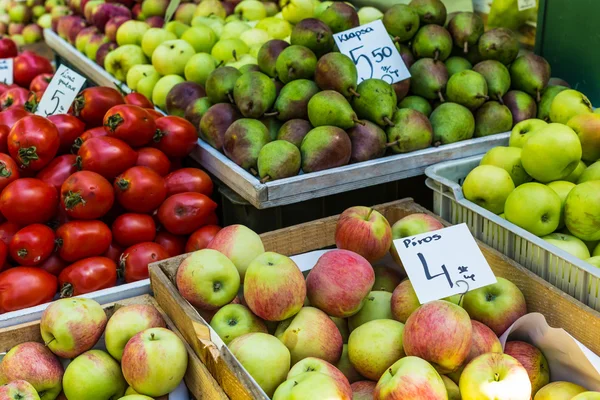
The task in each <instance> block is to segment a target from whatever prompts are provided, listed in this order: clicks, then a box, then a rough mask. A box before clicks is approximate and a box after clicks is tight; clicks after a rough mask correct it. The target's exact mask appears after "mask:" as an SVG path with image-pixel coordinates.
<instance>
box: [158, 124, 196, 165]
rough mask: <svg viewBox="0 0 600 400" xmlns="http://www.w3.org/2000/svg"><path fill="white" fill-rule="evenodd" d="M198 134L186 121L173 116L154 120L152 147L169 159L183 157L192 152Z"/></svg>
mask: <svg viewBox="0 0 600 400" xmlns="http://www.w3.org/2000/svg"><path fill="white" fill-rule="evenodd" d="M197 141H198V134H197V133H196V128H194V125H192V123H191V122H189V121H188V120H187V119H184V118H181V117H175V116H172V115H170V116H167V117H162V118H159V119H157V120H156V135H155V136H154V146H155V147H156V148H158V149H159V150H161V151H162V152H163V153H165V154H166V155H167V156H169V157H185V156H187V155H188V154H190V153H191V152H192V150H194V146H196V142H197Z"/></svg>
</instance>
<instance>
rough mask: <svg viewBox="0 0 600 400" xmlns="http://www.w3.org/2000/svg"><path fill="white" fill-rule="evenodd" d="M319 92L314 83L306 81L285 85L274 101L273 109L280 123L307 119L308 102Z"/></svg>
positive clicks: (296, 81) (300, 80) (298, 80)
mask: <svg viewBox="0 0 600 400" xmlns="http://www.w3.org/2000/svg"><path fill="white" fill-rule="evenodd" d="M318 92H319V88H318V87H317V85H316V83H314V82H313V81H310V80H308V79H297V80H295V81H291V82H290V83H288V84H287V85H285V86H284V87H283V88H282V89H281V92H279V96H278V97H277V100H276V101H275V106H274V107H273V109H274V110H275V112H277V118H278V119H279V120H280V121H288V120H290V119H304V120H306V119H308V102H309V101H310V99H311V98H312V97H313V96H314V95H315V94H317V93H318Z"/></svg>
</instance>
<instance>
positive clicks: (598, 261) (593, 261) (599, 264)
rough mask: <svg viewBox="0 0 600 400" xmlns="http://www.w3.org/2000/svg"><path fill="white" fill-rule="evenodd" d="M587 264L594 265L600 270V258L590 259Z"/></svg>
mask: <svg viewBox="0 0 600 400" xmlns="http://www.w3.org/2000/svg"><path fill="white" fill-rule="evenodd" d="M585 262H587V263H588V264H592V265H593V266H594V267H596V268H600V256H595V257H590V258H588V259H587V260H585Z"/></svg>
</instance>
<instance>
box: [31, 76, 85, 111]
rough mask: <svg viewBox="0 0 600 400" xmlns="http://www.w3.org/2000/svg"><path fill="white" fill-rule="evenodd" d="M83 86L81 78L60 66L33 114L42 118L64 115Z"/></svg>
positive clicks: (83, 82) (83, 81)
mask: <svg viewBox="0 0 600 400" xmlns="http://www.w3.org/2000/svg"><path fill="white" fill-rule="evenodd" d="M84 84H85V78H84V77H83V76H81V75H79V74H78V73H76V72H74V71H73V70H71V69H69V68H67V67H65V66H64V65H61V66H60V67H58V69H57V70H56V73H55V74H54V76H53V77H52V80H51V81H50V83H49V84H48V88H46V91H45V92H44V95H43V96H42V99H41V100H40V104H38V107H37V109H36V111H35V113H36V114H37V115H41V116H42V117H48V116H50V115H56V114H66V113H67V111H69V108H70V107H71V104H73V101H74V100H75V97H77V94H78V93H79V91H80V90H81V88H82V87H83V85H84Z"/></svg>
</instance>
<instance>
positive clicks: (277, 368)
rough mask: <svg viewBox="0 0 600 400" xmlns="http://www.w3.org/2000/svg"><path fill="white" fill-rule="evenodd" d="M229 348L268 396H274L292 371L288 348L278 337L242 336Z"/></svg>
mask: <svg viewBox="0 0 600 400" xmlns="http://www.w3.org/2000/svg"><path fill="white" fill-rule="evenodd" d="M228 347H229V350H230V351H231V353H232V354H233V355H234V356H235V357H236V358H237V360H238V361H239V362H240V364H242V366H243V367H244V368H245V369H246V371H248V373H249V374H250V375H251V376H252V378H254V380H255V381H256V383H258V385H259V386H260V387H261V389H262V390H264V391H265V393H266V394H267V396H269V397H270V396H273V393H274V392H275V389H277V387H278V386H279V385H280V384H281V383H282V382H283V381H285V379H286V376H287V374H288V372H289V371H290V352H289V350H288V349H287V347H285V346H284V345H283V344H282V343H281V342H280V341H279V340H277V338H276V337H274V336H271V335H269V334H266V333H262V332H255V333H248V334H246V335H243V336H240V337H238V338H236V339H234V340H233V341H232V342H231V343H229V346H228Z"/></svg>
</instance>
